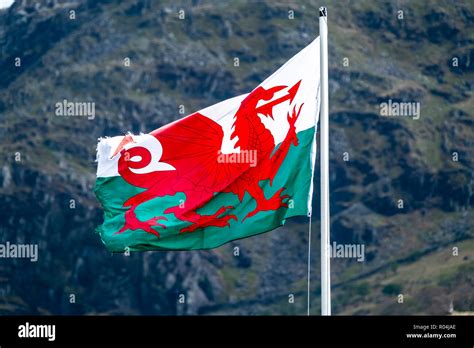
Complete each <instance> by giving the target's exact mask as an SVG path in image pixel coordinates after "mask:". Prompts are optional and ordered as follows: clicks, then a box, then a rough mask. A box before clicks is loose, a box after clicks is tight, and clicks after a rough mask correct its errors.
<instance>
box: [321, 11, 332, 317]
mask: <svg viewBox="0 0 474 348" xmlns="http://www.w3.org/2000/svg"><path fill="white" fill-rule="evenodd" d="M319 37H320V40H321V41H320V44H321V49H320V54H321V57H320V62H321V70H320V76H321V88H320V91H321V112H320V121H319V125H320V135H321V137H320V141H321V147H320V151H321V156H320V160H321V315H331V268H330V256H329V223H330V216H329V116H328V115H329V97H328V22H327V9H326V7H320V8H319Z"/></svg>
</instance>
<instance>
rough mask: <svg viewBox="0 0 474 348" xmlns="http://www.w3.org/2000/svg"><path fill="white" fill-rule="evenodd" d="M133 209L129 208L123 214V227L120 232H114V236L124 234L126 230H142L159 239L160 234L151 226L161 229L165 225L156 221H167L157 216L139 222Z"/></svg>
mask: <svg viewBox="0 0 474 348" xmlns="http://www.w3.org/2000/svg"><path fill="white" fill-rule="evenodd" d="M135 208H136V206H133V207H131V208H130V209H129V210H127V212H126V213H125V224H124V225H123V227H122V228H121V229H120V231H118V232H115V234H120V233H123V232H125V231H126V230H132V231H135V230H143V231H145V232H148V233H151V234H154V235H155V236H157V237H160V234H159V233H158V232H157V231H156V230H154V229H153V228H152V226H160V227H162V228H166V226H165V225H163V224H160V223H159V222H158V220H168V219H167V218H166V217H164V216H157V217H154V218H151V219H148V220H146V221H140V220H138V217H137V215H136V214H135Z"/></svg>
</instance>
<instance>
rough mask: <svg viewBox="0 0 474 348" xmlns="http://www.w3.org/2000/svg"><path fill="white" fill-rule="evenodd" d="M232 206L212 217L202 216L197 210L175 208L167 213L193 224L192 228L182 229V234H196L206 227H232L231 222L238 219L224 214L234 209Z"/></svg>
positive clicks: (224, 208) (218, 211) (221, 209)
mask: <svg viewBox="0 0 474 348" xmlns="http://www.w3.org/2000/svg"><path fill="white" fill-rule="evenodd" d="M233 208H234V207H232V206H225V207H221V208H220V209H218V210H217V211H216V212H215V213H214V214H212V215H200V214H198V213H197V212H196V210H185V209H183V208H179V207H173V208H169V209H167V210H165V213H174V215H175V216H176V217H177V218H178V219H180V220H181V221H188V222H191V225H190V226H187V227H185V228H182V229H181V231H180V232H181V233H186V232H194V231H196V230H197V229H200V228H206V227H225V226H230V220H237V217H236V216H235V215H232V214H226V215H224V216H221V215H222V214H224V213H225V212H226V211H227V210H230V209H233Z"/></svg>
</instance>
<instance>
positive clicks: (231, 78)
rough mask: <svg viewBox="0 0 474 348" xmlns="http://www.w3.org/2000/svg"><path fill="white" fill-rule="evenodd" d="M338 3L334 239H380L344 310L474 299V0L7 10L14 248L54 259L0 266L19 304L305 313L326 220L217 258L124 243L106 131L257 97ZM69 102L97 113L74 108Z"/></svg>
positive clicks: (336, 303)
mask: <svg viewBox="0 0 474 348" xmlns="http://www.w3.org/2000/svg"><path fill="white" fill-rule="evenodd" d="M322 5H327V6H328V13H329V37H330V39H329V61H330V72H329V77H330V121H331V135H330V148H331V162H330V165H331V193H332V202H331V213H332V222H331V228H332V240H333V241H336V242H338V243H363V244H364V245H365V249H366V250H365V251H366V259H365V262H357V261H356V260H355V259H333V261H332V282H333V296H332V298H333V312H334V314H356V315H372V314H390V315H392V314H393V315H395V314H447V313H448V312H449V311H450V307H451V305H452V308H454V311H464V312H465V311H473V310H474V232H473V227H474V215H473V211H474V194H473V190H474V172H473V169H474V146H473V145H474V117H473V107H474V99H473V91H472V89H473V83H474V78H473V77H474V3H473V2H472V1H469V0H466V1H455V2H453V1H441V0H436V1H402V0H399V1H370V0H367V1H365V0H361V1H347V0H346V1H340V0H339V1H327V2H326V3H325V2H317V1H296V0H295V1H279V0H276V1H243V0H241V1H239V0H238V1H218V0H213V1H199V0H195V1H182V0H177V1H151V0H147V1H137V0H127V1H96V0H89V1H78V0H68V1H60V0H50V1H46V0H45V1H24V0H16V1H15V3H14V4H13V5H12V6H11V7H10V8H8V9H3V10H0V47H1V55H0V67H1V69H0V137H1V141H0V159H1V161H0V206H1V211H0V243H5V242H6V241H10V242H11V243H38V244H39V259H38V261H37V262H36V263H34V262H30V261H29V260H24V259H0V314H3V315H10V314H158V315H161V314H163V315H164V314H166V315H180V314H212V315H214V314H232V315H234V314H246V315H247V314H248V315H260V314H270V315H278V314H283V315H288V314H301V315H304V314H305V313H306V284H307V283H306V267H307V264H306V262H307V259H306V257H307V243H308V239H307V238H308V237H307V236H308V233H307V228H308V226H307V221H306V219H304V218H301V219H293V220H291V221H289V222H288V223H287V225H286V226H285V227H283V228H280V229H278V230H276V231H273V232H270V233H267V234H263V235H259V236H256V237H253V238H251V239H246V240H240V241H237V242H233V243H230V244H227V245H224V246H222V247H220V248H217V249H215V250H211V251H198V252H196V251H192V252H146V253H132V254H131V255H130V256H125V255H122V254H114V255H112V254H110V253H109V252H107V250H106V249H105V247H104V246H103V245H102V242H101V241H100V238H99V236H98V235H97V234H96V233H95V232H94V230H95V228H96V227H97V226H98V225H99V224H100V223H102V210H101V208H100V206H99V204H98V202H97V201H96V199H95V197H94V194H93V191H92V190H93V185H94V181H95V169H96V164H95V162H94V161H95V147H96V143H97V138H98V137H100V136H103V135H119V134H124V133H125V132H127V131H132V132H134V133H138V132H140V131H141V132H148V131H151V130H153V129H156V128H158V127H160V126H161V125H163V124H165V123H168V122H170V121H172V120H175V119H177V118H180V117H182V116H183V115H181V114H180V113H179V106H180V105H184V107H185V113H186V114H188V113H191V112H193V111H196V110H199V109H201V108H203V107H205V106H208V105H211V104H213V103H216V102H218V101H220V100H223V99H225V98H229V97H233V96H235V95H239V94H242V93H247V92H249V91H251V90H252V89H253V88H254V87H255V86H256V85H257V84H258V83H260V82H261V81H262V80H263V79H264V78H265V77H266V76H268V75H270V74H271V73H272V72H273V71H275V70H276V69H277V68H278V67H279V66H280V65H282V64H283V63H284V62H285V61H286V60H288V59H289V58H290V57H291V56H293V55H294V54H296V53H297V52H298V51H299V50H300V49H302V48H303V47H305V46H306V45H307V44H308V43H310V42H311V41H312V40H313V38H314V37H315V36H317V35H318V10H317V9H318V7H319V6H322ZM180 10H184V15H185V18H184V19H179V11H180ZM70 11H74V16H75V18H74V19H71V14H72V12H70ZM289 11H294V19H289V16H290V17H291V13H289ZM399 11H403V19H400V18H399V17H400V12H399ZM17 57H20V58H21V66H19V67H17V66H15V59H16V58H17ZM127 57H128V58H130V66H129V67H127V66H125V65H124V59H125V58H127ZM454 57H457V58H458V65H457V66H455V64H454V66H453V58H454ZM234 58H239V60H240V66H239V67H235V66H234ZM345 58H348V62H349V65H348V66H345V65H344V62H347V60H345ZM346 65H347V64H346ZM63 99H67V100H69V101H90V102H95V105H96V117H95V118H94V119H92V120H88V119H87V118H86V117H57V116H55V113H54V111H55V104H56V103H57V102H61V101H62V100H63ZM388 99H392V100H394V101H407V102H420V103H421V116H420V119H418V120H414V119H412V118H406V117H405V118H402V117H399V118H396V117H391V118H388V117H382V116H380V113H379V110H380V103H382V102H387V101H388ZM346 152H347V153H348V155H349V160H348V161H344V153H346ZM18 153H19V154H20V156H21V160H20V161H18V160H16V158H15V156H16V155H17V154H18ZM453 153H457V156H458V158H457V161H456V160H455V159H454V160H453V158H454V157H455V156H454V157H453ZM318 180H319V178H318V177H316V178H315V181H316V187H318V184H317V183H318ZM72 199H73V200H74V201H75V209H71V208H70V202H71V200H72ZM400 199H402V200H403V208H401V209H399V207H398V201H399V200H400ZM318 201H319V197H318V192H316V193H315V200H314V209H315V211H316V212H318V213H317V214H315V216H314V224H313V228H314V233H313V242H312V247H313V260H312V282H311V291H312V304H311V306H312V310H311V313H312V314H315V315H317V314H319V313H320V303H319V286H320V284H319V257H320V254H319V233H318V231H319V223H318V222H319V221H318V219H319V204H318ZM235 246H238V247H239V248H240V256H238V257H235V256H234V255H233V248H234V247H235ZM453 248H458V249H456V250H458V255H457V256H456V255H453ZM180 294H184V295H185V296H186V299H187V301H186V303H185V304H180V303H179V302H178V296H179V295H180ZM291 294H292V295H294V297H295V301H294V303H291V301H289V295H291ZM398 294H403V295H404V302H403V303H402V304H400V303H398V302H397V295H398ZM71 295H74V296H75V303H70V302H71V301H70V299H71V298H72V297H71Z"/></svg>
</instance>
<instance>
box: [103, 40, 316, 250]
mask: <svg viewBox="0 0 474 348" xmlns="http://www.w3.org/2000/svg"><path fill="white" fill-rule="evenodd" d="M318 115H319V38H317V39H316V40H314V41H313V42H312V43H311V44H310V45H308V46H307V47H306V48H304V49H303V50H302V51H300V52H299V53H298V54H297V55H295V56H294V57H293V58H291V59H290V60H289V61H288V62H287V63H286V64H284V65H283V66H282V67H281V68H280V69H278V70H277V71H276V72H275V73H274V74H273V75H271V76H270V77H268V78H267V79H266V80H265V81H264V82H262V83H261V84H260V85H259V86H257V87H256V88H255V89H254V90H253V91H251V92H250V93H248V94H244V95H240V96H237V97H234V98H231V99H228V100H225V101H222V102H220V103H218V104H215V105H212V106H209V107H207V108H205V109H203V110H200V111H198V112H195V113H193V114H191V115H188V116H186V117H184V118H182V119H179V120H177V121H175V122H173V123H170V124H167V125H165V126H163V127H161V128H158V129H156V130H154V131H152V132H150V133H148V134H139V135H133V134H127V135H125V136H115V137H104V138H101V139H99V143H98V146H97V162H98V166H97V181H96V185H95V190H94V191H95V194H96V196H97V198H98V200H99V201H100V203H101V204H102V206H103V209H104V223H103V224H102V225H101V226H99V227H98V229H97V231H98V233H99V234H100V236H101V238H102V241H103V242H104V244H105V245H106V247H107V249H108V250H110V251H112V252H123V251H124V250H131V251H139V250H193V249H210V248H215V247H218V246H220V245H222V244H224V243H226V242H229V241H232V240H235V239H240V238H245V237H249V236H252V235H256V234H259V233H263V232H267V231H271V230H272V229H275V228H276V227H278V226H281V225H283V224H284V223H285V219H286V218H289V217H293V216H298V215H308V213H309V212H310V211H311V196H312V189H313V187H312V179H313V171H314V162H315V155H316V143H315V130H316V125H317V121H318Z"/></svg>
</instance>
